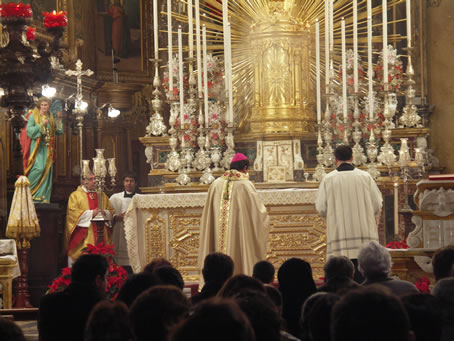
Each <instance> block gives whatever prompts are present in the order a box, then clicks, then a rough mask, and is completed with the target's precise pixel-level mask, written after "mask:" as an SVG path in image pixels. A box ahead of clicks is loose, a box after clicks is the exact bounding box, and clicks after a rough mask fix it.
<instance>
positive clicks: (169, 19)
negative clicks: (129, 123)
mask: <svg viewBox="0 0 454 341" xmlns="http://www.w3.org/2000/svg"><path fill="white" fill-rule="evenodd" d="M167 46H168V49H169V55H168V58H169V93H170V99H172V98H173V56H172V55H173V46H172V0H167Z"/></svg>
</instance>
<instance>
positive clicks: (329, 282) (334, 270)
mask: <svg viewBox="0 0 454 341" xmlns="http://www.w3.org/2000/svg"><path fill="white" fill-rule="evenodd" d="M323 270H324V271H325V283H324V284H323V285H322V286H321V287H320V288H318V291H326V292H332V293H336V294H337V293H340V294H342V293H343V292H344V291H346V290H348V289H352V288H357V287H359V284H358V283H356V282H355V281H354V280H353V276H354V272H355V266H354V265H353V262H352V261H351V260H350V259H348V257H345V256H332V257H330V258H329V259H328V261H327V262H326V263H325V265H324V266H323Z"/></svg>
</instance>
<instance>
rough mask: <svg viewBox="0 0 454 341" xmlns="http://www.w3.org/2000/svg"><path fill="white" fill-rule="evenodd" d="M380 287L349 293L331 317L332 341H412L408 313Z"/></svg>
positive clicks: (337, 305)
mask: <svg viewBox="0 0 454 341" xmlns="http://www.w3.org/2000/svg"><path fill="white" fill-rule="evenodd" d="M387 291H388V292H389V290H387V289H385V288H380V287H379V286H374V287H372V286H371V287H367V288H366V287H364V288H359V289H355V290H351V291H349V292H348V293H346V294H345V295H344V296H343V297H342V298H341V299H340V300H339V301H338V302H337V303H336V305H335V306H334V308H333V312H332V314H331V341H364V340H367V341H384V340H386V341H411V340H413V336H414V335H413V333H412V332H411V331H410V323H409V321H408V316H407V312H406V311H405V308H404V307H403V305H402V303H401V302H400V300H399V299H398V298H397V297H396V296H394V295H390V294H389V293H387Z"/></svg>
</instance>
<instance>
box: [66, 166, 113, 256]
mask: <svg viewBox="0 0 454 341" xmlns="http://www.w3.org/2000/svg"><path fill="white" fill-rule="evenodd" d="M95 189H96V180H95V176H94V175H93V174H90V175H89V176H88V177H87V179H86V180H84V182H83V184H82V185H81V186H79V187H77V190H76V191H74V192H72V193H71V195H70V196H69V200H68V209H67V212H66V233H67V238H68V257H69V261H70V262H71V261H75V260H76V259H77V258H78V257H79V256H80V253H81V251H82V249H83V248H85V247H87V245H88V244H92V245H95V244H99V243H104V244H112V228H111V224H110V222H111V221H112V215H113V211H114V210H113V208H112V205H111V204H110V201H109V198H108V197H107V195H106V194H105V193H102V208H103V209H102V210H100V209H99V203H98V193H97V192H96V191H95ZM99 212H101V214H102V215H103V216H104V218H105V221H100V222H93V220H92V219H93V218H94V217H96V215H97V214H98V213H99ZM99 229H102V230H101V231H102V233H100V232H101V231H99V232H98V230H99ZM101 235H102V237H103V238H102V240H99V238H100V236H101Z"/></svg>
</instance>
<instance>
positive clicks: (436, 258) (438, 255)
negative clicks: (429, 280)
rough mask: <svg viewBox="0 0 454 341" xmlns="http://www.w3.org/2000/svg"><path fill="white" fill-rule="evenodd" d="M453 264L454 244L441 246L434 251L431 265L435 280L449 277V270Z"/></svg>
mask: <svg viewBox="0 0 454 341" xmlns="http://www.w3.org/2000/svg"><path fill="white" fill-rule="evenodd" d="M453 265H454V245H449V246H445V247H442V248H440V249H438V250H437V251H435V253H434V255H433V256H432V267H433V270H434V276H435V280H436V281H439V280H441V279H443V278H447V277H451V276H452V275H451V271H452V269H453Z"/></svg>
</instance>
